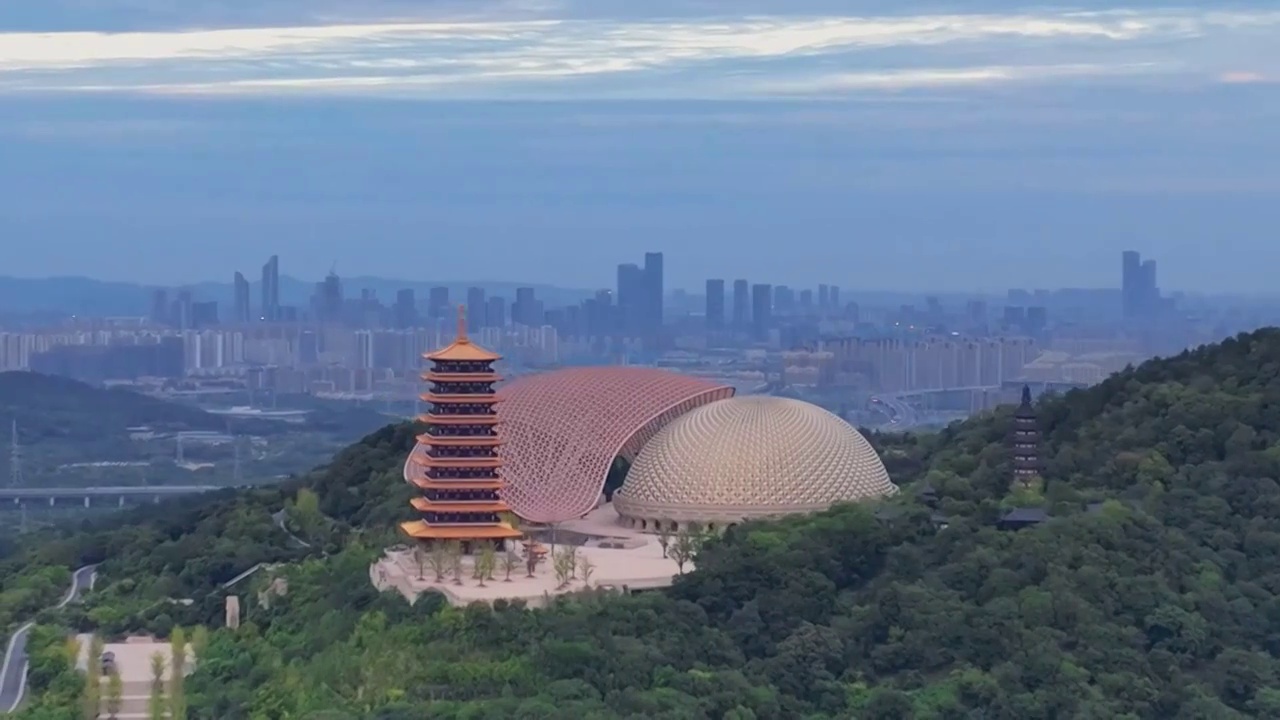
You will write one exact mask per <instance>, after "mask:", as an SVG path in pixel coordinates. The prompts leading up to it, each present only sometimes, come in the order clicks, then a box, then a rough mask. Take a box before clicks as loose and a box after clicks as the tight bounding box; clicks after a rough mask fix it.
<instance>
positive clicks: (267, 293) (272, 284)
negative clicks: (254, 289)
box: [261, 255, 280, 322]
mask: <svg viewBox="0 0 1280 720" xmlns="http://www.w3.org/2000/svg"><path fill="white" fill-rule="evenodd" d="M261 290H262V319H263V320H265V321H267V322H279V321H280V257H279V256H278V255H272V256H271V257H270V258H269V259H268V260H267V264H265V265H263V266H262V288H261Z"/></svg>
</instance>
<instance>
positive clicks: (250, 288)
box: [0, 248, 1280, 317]
mask: <svg viewBox="0 0 1280 720" xmlns="http://www.w3.org/2000/svg"><path fill="white" fill-rule="evenodd" d="M643 254H644V255H646V256H648V255H656V256H658V257H659V260H658V262H659V269H658V272H659V274H660V276H661V278H662V280H661V282H660V285H664V286H665V289H664V290H663V291H662V292H661V295H662V296H663V297H667V296H670V295H671V294H672V293H674V292H683V293H686V294H688V295H692V296H701V295H705V291H706V287H707V283H708V282H712V281H716V280H719V281H721V282H723V283H725V287H724V288H722V289H721V292H723V293H725V294H726V295H725V296H726V298H729V297H730V296H731V295H732V290H733V288H732V283H733V282H734V281H735V280H738V279H743V278H742V276H741V275H734V274H732V273H725V272H719V273H717V272H716V268H711V269H709V270H708V272H707V273H704V274H702V275H700V276H699V277H698V279H696V280H695V281H693V282H691V283H688V284H673V283H672V282H671V280H670V278H671V275H670V274H668V273H667V272H666V271H665V268H663V267H662V263H663V260H661V258H662V257H664V256H666V257H676V258H677V259H678V256H671V255H670V253H669V251H666V250H652V249H650V250H646V251H644V252H643ZM1128 255H1137V256H1147V257H1150V256H1149V255H1148V254H1147V253H1146V252H1145V251H1139V250H1133V249H1130V248H1126V249H1124V250H1115V251H1113V252H1112V253H1111V257H1110V258H1109V259H1108V262H1107V264H1106V268H1107V269H1106V271H1105V273H1103V274H1107V275H1110V276H1111V277H1110V278H1109V282H1108V281H1104V282H1101V283H1099V284H1097V285H1034V284H1027V283H1022V284H1021V285H1019V283H1018V279H1017V278H1010V279H1009V281H1008V282H1006V283H1005V284H1004V285H1003V286H994V287H991V288H982V287H973V288H955V289H950V290H936V289H932V288H928V287H876V286H874V285H873V286H869V287H868V286H858V285H850V284H847V283H846V284H844V285H842V284H841V283H840V282H839V281H838V278H833V275H835V273H830V272H828V273H827V274H826V275H824V276H823V277H822V278H821V279H817V280H814V281H813V282H800V283H787V282H780V281H777V280H776V279H775V278H774V277H773V276H769V275H766V276H763V277H754V278H747V282H748V289H749V287H750V286H751V285H755V284H766V285H770V286H773V287H777V286H781V287H784V288H795V289H802V288H803V289H810V290H817V289H818V288H820V287H825V286H829V285H830V286H834V287H836V288H843V289H844V290H845V291H846V292H849V293H853V294H859V293H871V294H900V295H920V296H929V295H939V296H948V297H952V296H965V295H971V296H975V297H979V296H984V297H999V296H1003V295H1006V294H1007V293H1008V292H1009V291H1010V290H1048V291H1056V290H1121V289H1123V288H1124V286H1125V283H1126V278H1128V277H1129V275H1128V273H1127V271H1126V270H1125V269H1124V268H1123V267H1121V266H1114V267H1113V261H1114V259H1115V257H1118V256H1128ZM281 257H282V256H281V255H280V254H272V255H270V256H269V257H266V258H265V259H266V263H265V264H263V266H262V268H261V272H260V273H259V272H255V271H253V270H250V269H248V268H250V266H252V265H255V264H256V262H261V261H262V259H263V258H259V259H258V260H257V261H255V260H253V259H250V260H247V261H246V262H244V263H243V265H244V267H243V268H240V267H238V266H237V267H236V268H235V269H233V270H232V271H231V272H229V273H228V274H227V276H226V277H202V278H198V279H195V280H190V281H185V282H180V281H176V280H175V279H167V280H165V281H162V282H145V281H140V280H136V279H130V278H105V277H101V276H93V275H70V274H65V275H64V274H53V275H32V276H23V275H16V274H12V273H4V274H0V280H2V279H14V280H20V281H35V282H38V281H57V280H81V279H83V280H88V281H94V282H103V283H119V284H124V285H134V286H137V287H139V288H142V289H152V288H154V289H168V290H182V289H186V288H193V287H199V286H206V287H207V286H226V287H228V288H230V289H231V292H232V296H231V297H232V299H231V300H230V302H229V304H228V310H229V311H230V312H233V313H235V316H236V317H241V315H240V314H239V313H240V302H241V301H242V300H249V301H250V302H249V305H250V306H251V307H252V308H254V309H258V308H262V307H267V306H270V305H277V306H278V305H280V304H281V303H282V302H283V301H282V300H281V299H280V298H281V290H280V288H279V285H278V284H279V281H280V280H281V279H283V280H285V281H288V282H292V283H298V284H303V285H308V286H310V285H313V284H316V283H320V282H323V281H324V280H325V279H326V278H329V277H337V278H340V279H341V280H342V281H343V283H344V287H345V288H347V290H352V289H354V290H355V291H356V292H355V295H352V294H350V293H348V292H347V290H344V291H343V292H344V295H343V296H344V297H353V296H358V294H359V292H360V290H361V283H362V282H364V283H376V284H380V285H394V284H397V283H399V284H403V285H404V286H406V287H408V286H418V287H424V286H432V285H435V286H446V287H449V288H451V289H452V288H463V289H464V290H465V288H466V287H468V286H490V285H500V286H507V285H509V286H513V287H514V286H529V287H534V288H540V289H548V288H551V289H556V290H562V291H568V292H575V293H593V292H597V291H599V290H604V289H607V290H612V291H614V292H617V291H618V290H619V288H620V287H621V285H620V283H619V282H618V280H619V279H620V277H621V275H620V273H621V272H622V268H623V266H629V265H635V263H618V262H617V261H616V259H615V260H614V261H612V263H611V264H608V265H606V266H605V269H606V271H611V272H606V273H605V274H604V275H602V279H605V280H606V281H605V282H601V283H596V284H594V285H591V284H583V285H580V286H572V285H564V284H559V283H554V282H548V281H546V280H545V279H537V280H534V279H529V278H521V277H516V278H510V279H499V278H466V277H459V278H408V277H401V276H395V275H386V276H384V275H369V274H356V275H347V274H345V273H343V272H340V270H341V269H342V268H341V267H339V265H338V263H331V264H330V266H329V268H328V269H327V270H326V271H325V272H324V273H322V274H320V275H317V276H315V277H309V276H304V275H300V274H297V273H291V272H288V266H289V264H291V263H290V259H289V258H284V260H283V263H284V264H285V269H284V270H281V269H280V264H281V262H282V261H281V259H280V258H281ZM1159 257H1160V260H1161V263H1160V277H1161V279H1162V281H1161V282H1160V283H1159V285H1158V289H1159V291H1161V292H1163V293H1165V294H1169V293H1176V294H1187V295H1205V296H1221V297H1249V296H1256V297H1270V296H1274V295H1276V294H1277V293H1280V291H1276V290H1274V289H1268V290H1266V291H1262V292H1249V291H1239V290H1234V289H1233V290H1223V291H1195V290H1190V291H1188V290H1184V289H1180V288H1177V287H1170V286H1168V284H1167V283H1165V282H1163V278H1164V277H1166V272H1167V270H1166V265H1165V263H1164V262H1163V257H1162V256H1159ZM1148 262H1149V263H1150V262H1152V261H1151V260H1148ZM272 263H274V264H275V268H274V270H273V271H269V270H268V267H269V266H271V264H272ZM676 267H677V268H678V270H677V271H678V272H681V273H682V275H684V276H691V275H692V274H693V271H690V270H688V269H684V268H680V266H679V265H677V266H676ZM637 269H638V270H643V269H644V268H643V264H640V265H637ZM1151 271H1152V272H1154V265H1152V266H1151ZM269 275H270V276H271V277H273V278H274V283H275V289H274V293H273V294H272V297H273V301H272V302H270V303H268V302H266V295H265V293H267V292H270V291H269V290H267V289H266V288H269V287H271V284H270V283H268V282H267V277H268V276H269ZM228 278H229V279H228ZM241 282H243V283H244V286H243V287H241V285H240V283H241ZM381 299H386V300H392V299H393V298H392V297H391V296H381ZM295 301H296V298H295ZM460 302H463V303H464V304H465V299H460ZM727 302H728V301H727ZM455 304H456V303H455ZM725 307H726V309H725V312H726V317H728V316H729V314H731V313H732V306H731V303H730V304H727V305H726V306H725Z"/></svg>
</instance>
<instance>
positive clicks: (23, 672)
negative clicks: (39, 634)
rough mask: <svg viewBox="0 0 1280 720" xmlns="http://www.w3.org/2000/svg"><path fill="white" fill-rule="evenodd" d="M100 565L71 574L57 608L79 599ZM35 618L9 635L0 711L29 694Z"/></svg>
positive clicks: (0, 671) (0, 668)
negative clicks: (29, 647)
mask: <svg viewBox="0 0 1280 720" xmlns="http://www.w3.org/2000/svg"><path fill="white" fill-rule="evenodd" d="M97 569H98V566H97V565H86V566H85V567H82V568H80V569H79V570H76V571H75V572H74V573H72V574H71V588H70V589H68V590H67V594H66V595H64V596H63V598H62V601H61V602H59V603H58V604H57V605H54V608H55V609H57V608H64V607H66V606H67V605H69V604H71V603H73V602H76V601H78V600H79V599H80V597H81V596H82V595H84V594H85V593H86V592H88V591H89V590H91V589H93V581H94V579H95V578H96V577H97ZM33 627H35V622H28V623H25V624H24V625H23V626H22V627H20V628H18V629H17V631H15V632H14V633H13V637H11V638H9V645H8V647H7V648H5V653H4V662H3V663H0V713H11V712H13V711H14V710H17V709H18V706H19V705H21V704H22V698H23V697H24V696H26V694H27V639H28V638H29V637H30V635H31V628H33Z"/></svg>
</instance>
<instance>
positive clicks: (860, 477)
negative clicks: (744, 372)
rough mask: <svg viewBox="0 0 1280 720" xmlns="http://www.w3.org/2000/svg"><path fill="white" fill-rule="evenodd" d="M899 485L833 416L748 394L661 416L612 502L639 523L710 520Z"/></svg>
mask: <svg viewBox="0 0 1280 720" xmlns="http://www.w3.org/2000/svg"><path fill="white" fill-rule="evenodd" d="M897 492H898V488H897V486H895V485H894V484H893V483H892V482H891V481H890V480H889V474H888V472H886V471H885V468H884V463H882V462H881V461H880V458H879V456H878V455H876V452H875V449H874V448H872V447H871V444H870V443H868V442H867V439H866V438H864V437H863V436H862V435H861V434H860V433H859V432H858V431H857V430H856V429H854V428H853V427H852V426H850V425H849V424H848V423H846V422H845V421H843V420H841V419H840V418H839V417H837V416H835V415H833V414H831V413H829V412H827V411H826V410H823V409H822V408H820V407H818V406H816V405H813V404H810V403H806V402H802V401H800V400H792V399H790V398H780V397H768V396H748V397H735V398H729V399H724V400H718V401H716V402H712V403H709V404H706V405H703V406H701V407H698V408H695V409H693V410H691V411H689V412H688V413H685V414H683V415H681V416H680V417H678V418H676V419H674V420H673V421H671V422H670V423H669V424H668V425H666V426H665V427H664V428H663V429H662V430H661V431H660V432H658V433H657V435H656V436H655V437H654V438H653V439H652V440H650V441H649V442H648V443H646V444H645V445H644V447H643V448H642V449H641V450H640V454H639V455H638V456H637V457H636V460H635V463H634V464H633V465H632V466H631V470H630V472H628V474H627V479H626V481H625V482H624V483H623V485H622V488H621V489H620V490H619V491H618V493H617V494H616V495H615V496H614V500H613V505H614V508H615V509H616V510H617V512H618V515H619V516H620V517H621V519H622V522H623V524H624V525H627V526H629V527H633V528H636V529H640V530H659V529H668V530H678V529H679V528H681V527H684V526H685V524H686V523H690V522H697V523H700V524H702V525H704V526H708V527H711V528H713V529H714V528H716V527H722V526H725V525H732V524H735V523H738V522H741V521H743V520H748V519H752V518H760V517H771V516H778V515H788V514H792V513H807V512H816V511H819V510H825V509H826V508H828V507H830V506H831V505H834V504H836V503H841V502H852V501H860V500H869V499H873V498H878V497H884V496H887V495H893V494H895V493H897Z"/></svg>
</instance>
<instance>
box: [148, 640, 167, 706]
mask: <svg viewBox="0 0 1280 720" xmlns="http://www.w3.org/2000/svg"><path fill="white" fill-rule="evenodd" d="M167 664H168V663H166V662H165V660H164V654H163V653H154V654H152V656H151V696H150V698H148V700H147V717H148V718H149V720H165V715H166V714H167V712H166V711H167V710H168V702H166V700H165V693H164V684H165V683H164V670H165V665H167Z"/></svg>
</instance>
